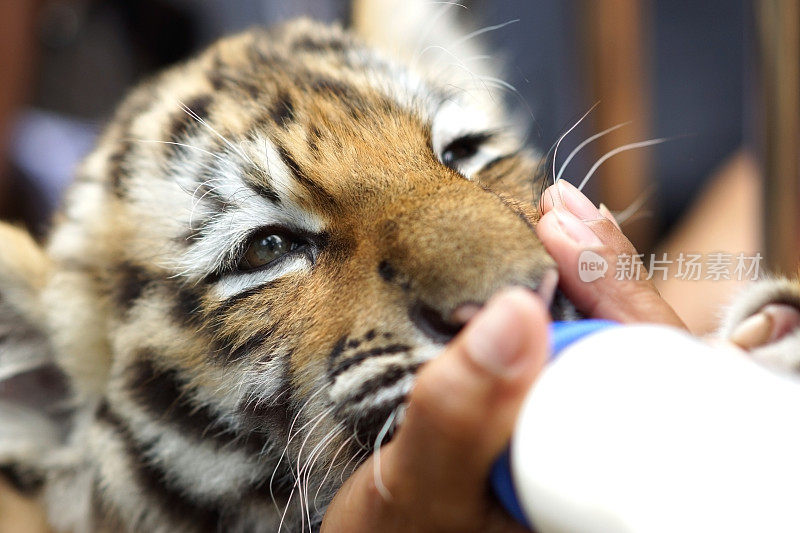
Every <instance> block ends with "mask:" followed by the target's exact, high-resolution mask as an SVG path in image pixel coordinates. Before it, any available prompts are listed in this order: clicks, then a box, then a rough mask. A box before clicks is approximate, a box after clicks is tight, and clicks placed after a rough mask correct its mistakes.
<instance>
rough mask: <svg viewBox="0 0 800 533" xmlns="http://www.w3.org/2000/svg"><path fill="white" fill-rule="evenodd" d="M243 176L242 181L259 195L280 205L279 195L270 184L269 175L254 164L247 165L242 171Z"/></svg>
mask: <svg viewBox="0 0 800 533" xmlns="http://www.w3.org/2000/svg"><path fill="white" fill-rule="evenodd" d="M242 175H243V176H244V180H243V181H244V183H245V185H247V186H248V187H249V188H250V189H252V190H253V192H255V193H256V194H258V195H259V196H262V197H264V198H266V199H267V200H269V201H270V202H272V203H273V204H276V205H280V203H281V197H280V196H278V193H277V192H276V191H275V189H273V188H272V186H271V185H270V179H269V176H268V175H267V174H266V173H265V172H263V171H262V170H261V169H258V168H256V167H254V166H249V168H246V169H244V170H243V171H242Z"/></svg>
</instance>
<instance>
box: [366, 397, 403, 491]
mask: <svg viewBox="0 0 800 533" xmlns="http://www.w3.org/2000/svg"><path fill="white" fill-rule="evenodd" d="M395 416H397V409H395V410H394V411H392V413H391V414H390V415H389V417H388V418H387V419H386V422H385V423H384V424H383V427H382V428H381V430H380V432H378V436H377V437H376V438H375V448H374V449H373V452H372V453H373V456H374V457H375V461H373V463H372V467H373V470H372V474H373V477H374V480H375V488H376V489H378V493H379V494H380V495H381V498H383V499H384V501H386V502H390V501H392V493H391V492H389V489H387V488H386V485H384V484H383V476H382V475H381V444H383V439H385V438H386V435H387V433H389V429H390V428H391V427H392V423H393V422H394V418H395Z"/></svg>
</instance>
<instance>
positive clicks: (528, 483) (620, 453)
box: [511, 325, 800, 533]
mask: <svg viewBox="0 0 800 533" xmlns="http://www.w3.org/2000/svg"><path fill="white" fill-rule="evenodd" d="M798 411H800V383H798V381H796V380H795V379H794V378H792V377H789V376H784V375H779V374H777V373H774V372H772V371H770V370H768V369H765V368H763V367H761V366H759V365H758V364H756V363H754V362H753V361H751V360H749V359H748V358H747V357H746V355H745V354H744V353H743V352H740V351H738V350H735V349H733V348H730V349H726V348H719V347H715V348H712V347H710V346H708V345H707V344H705V343H703V342H701V341H699V340H697V339H695V338H693V337H690V336H688V335H686V334H684V333H682V332H680V331H678V330H675V329H672V328H667V327H662V326H644V325H643V326H624V327H615V328H609V329H607V330H604V331H601V332H599V333H595V334H592V335H590V336H588V337H585V338H583V339H581V340H578V341H576V342H575V343H573V344H571V345H570V346H568V347H567V348H565V349H564V350H562V352H561V353H560V354H559V355H558V357H557V358H556V359H555V360H554V361H553V362H551V363H550V364H549V365H548V366H547V368H546V369H545V370H544V372H543V374H542V375H541V376H540V378H539V379H538V380H537V383H536V384H535V386H534V387H533V389H532V390H531V392H530V393H529V396H528V398H527V399H526V400H525V404H524V406H523V409H522V412H521V415H520V419H519V421H518V425H517V430H516V432H515V435H514V438H513V441H512V445H511V468H512V472H513V474H512V475H513V478H514V485H515V487H516V490H517V497H518V498H519V500H520V503H521V505H522V508H523V510H524V512H525V514H526V515H527V516H528V518H529V520H530V521H531V523H532V524H534V526H535V529H536V531H537V532H539V533H555V532H572V533H596V532H597V533H599V532H603V533H611V532H614V533H623V532H646V533H659V532H665V533H666V532H669V533H674V532H676V531H680V532H684V533H686V532H703V533H707V532H715V531H725V532H726V533H730V532H738V531H741V532H748V533H752V532H753V531H770V532H782V531H786V532H789V531H794V532H800V421H799V420H798V418H800V417H798Z"/></svg>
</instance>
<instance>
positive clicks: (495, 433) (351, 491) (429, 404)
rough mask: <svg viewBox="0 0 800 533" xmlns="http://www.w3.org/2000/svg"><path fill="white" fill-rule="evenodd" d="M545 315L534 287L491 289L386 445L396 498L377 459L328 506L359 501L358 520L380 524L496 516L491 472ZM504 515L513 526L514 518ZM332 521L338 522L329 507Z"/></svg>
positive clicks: (525, 384)
mask: <svg viewBox="0 0 800 533" xmlns="http://www.w3.org/2000/svg"><path fill="white" fill-rule="evenodd" d="M547 323H548V318H547V311H546V308H545V306H544V305H543V303H542V302H541V300H539V298H538V297H537V296H535V295H534V294H532V293H531V292H529V291H527V290H524V289H520V288H515V289H509V290H507V291H504V292H502V293H501V294H499V295H497V296H495V297H493V298H492V299H491V300H490V301H489V303H488V304H487V305H486V306H485V307H484V309H483V310H482V311H481V312H480V313H479V314H478V315H477V316H476V317H475V318H473V320H472V321H470V323H469V324H468V325H467V326H466V328H465V329H464V331H463V332H462V333H461V334H459V335H458V336H457V337H456V338H455V339H454V340H453V341H452V342H451V343H450V344H449V345H448V347H447V348H446V349H445V351H444V352H443V353H442V355H441V356H439V357H438V358H436V359H434V360H433V361H431V362H430V363H429V364H428V365H427V366H426V367H424V368H423V369H422V371H421V372H420V374H419V376H418V378H417V382H416V384H415V386H414V389H413V391H412V392H411V395H410V398H409V403H408V408H407V410H406V415H405V419H404V421H403V423H402V425H401V427H400V429H399V430H398V432H397V434H396V435H395V437H394V439H393V440H392V442H390V443H389V444H388V445H387V446H385V447H384V448H383V449H382V450H381V477H382V483H383V484H384V485H385V488H386V490H387V491H388V493H389V494H390V495H391V498H390V500H389V501H385V500H383V499H382V497H381V495H380V494H378V491H377V490H376V489H375V488H374V479H373V471H372V469H371V468H366V469H365V468H363V466H362V468H360V469H359V471H358V472H357V473H356V475H354V476H353V477H351V479H350V480H348V482H347V484H346V485H345V487H343V489H342V490H341V491H340V493H339V494H337V496H336V498H335V500H334V502H333V504H332V508H331V510H329V512H328V513H329V514H331V513H334V514H335V513H341V512H342V511H341V507H342V506H345V507H347V508H349V509H351V510H352V509H358V511H357V512H358V513H359V516H358V518H359V520H360V521H361V522H364V521H365V520H366V521H368V522H369V523H370V524H371V525H372V526H373V527H377V526H378V525H379V524H383V523H386V522H390V523H397V524H402V526H401V527H400V529H398V530H403V528H405V529H404V530H407V531H409V530H415V531H418V530H419V531H448V530H449V531H483V530H485V528H487V527H489V526H490V524H487V523H486V517H487V516H492V515H493V514H494V516H497V514H496V513H497V510H496V509H492V505H491V500H490V499H489V497H488V495H487V484H486V483H487V478H488V472H489V469H490V467H491V465H492V463H493V461H494V460H495V459H496V458H497V456H499V455H500V453H501V452H502V451H503V450H504V449H505V447H506V445H507V444H508V441H509V439H510V437H511V433H512V430H513V427H514V423H515V420H516V416H517V413H518V411H519V408H520V405H521V402H522V400H523V398H524V396H525V394H526V392H527V390H528V389H529V388H530V386H531V384H532V382H533V380H534V378H535V376H536V375H537V373H538V372H539V370H540V369H541V367H542V365H543V364H544V361H545V358H546V355H547V349H548V348H547V346H548V345H547ZM364 487H372V488H371V489H369V490H364ZM337 506H338V507H337ZM404 509H405V510H412V509H413V510H414V511H413V512H407V513H406V512H403V510H404ZM364 513H370V514H371V515H372V516H371V517H365V515H364ZM392 514H396V515H395V516H391V515H392ZM330 518H331V520H332V519H333V518H334V517H333V516H332V517H330ZM502 521H503V523H504V524H505V525H506V526H508V527H511V524H512V522H511V521H510V518H508V517H506V516H503V517H502ZM326 522H328V524H329V525H332V524H333V522H331V521H330V520H329V517H328V516H326ZM340 523H342V522H340ZM494 524H495V525H497V519H495V521H494ZM423 526H424V527H423ZM514 529H516V528H514ZM350 530H351V531H352V529H350ZM519 530H520V531H521V529H519ZM330 531H335V529H330Z"/></svg>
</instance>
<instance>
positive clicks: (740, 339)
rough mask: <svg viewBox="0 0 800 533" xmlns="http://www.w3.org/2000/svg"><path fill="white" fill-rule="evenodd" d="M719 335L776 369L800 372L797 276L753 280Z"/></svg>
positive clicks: (730, 310)
mask: <svg viewBox="0 0 800 533" xmlns="http://www.w3.org/2000/svg"><path fill="white" fill-rule="evenodd" d="M720 334H721V335H720V336H721V337H722V338H724V339H729V340H731V341H733V342H734V343H735V344H737V345H739V346H742V347H744V348H745V349H747V350H748V351H749V352H750V354H751V355H752V356H753V357H754V358H755V359H756V360H759V361H761V362H763V363H765V364H768V365H770V366H773V367H777V368H779V369H782V370H785V371H790V372H800V280H788V279H771V280H764V281H759V282H757V283H754V284H753V285H751V286H750V287H748V288H747V289H745V291H744V292H742V293H741V294H740V295H739V296H738V297H737V298H736V300H735V301H734V303H733V305H732V306H731V307H730V309H729V310H728V313H727V316H726V317H725V320H724V322H723V325H722V328H721V330H720Z"/></svg>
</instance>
